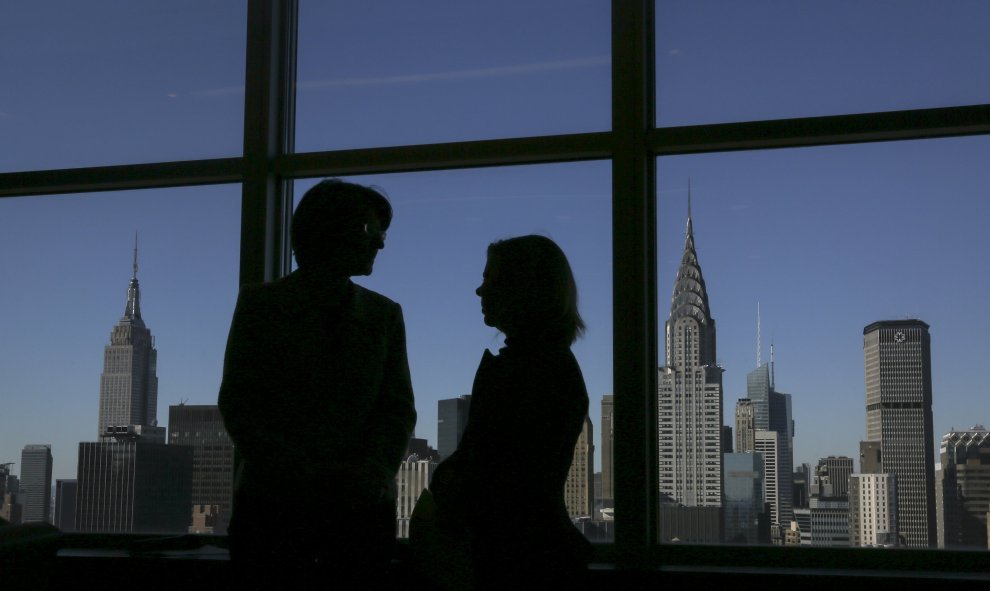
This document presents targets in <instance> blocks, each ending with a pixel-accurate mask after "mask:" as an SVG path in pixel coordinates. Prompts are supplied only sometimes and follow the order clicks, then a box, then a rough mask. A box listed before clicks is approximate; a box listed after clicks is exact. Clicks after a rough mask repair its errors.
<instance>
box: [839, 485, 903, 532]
mask: <svg viewBox="0 0 990 591" xmlns="http://www.w3.org/2000/svg"><path fill="white" fill-rule="evenodd" d="M897 498H898V495H897V479H896V478H895V477H894V475H893V474H853V475H851V476H850V477H849V545H850V546H856V547H859V546H898V545H900V541H899V537H900V536H899V535H898V534H899V532H898V506H897Z"/></svg>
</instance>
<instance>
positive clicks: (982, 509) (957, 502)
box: [935, 425, 990, 550]
mask: <svg viewBox="0 0 990 591" xmlns="http://www.w3.org/2000/svg"><path fill="white" fill-rule="evenodd" d="M939 460H940V466H941V469H940V470H938V471H937V472H936V479H935V480H936V487H935V491H936V507H937V510H938V519H937V521H938V547H939V548H979V549H981V550H983V549H986V548H987V527H988V525H987V512H988V511H990V431H987V430H986V428H984V427H983V426H982V425H974V426H973V427H971V428H969V429H966V430H960V431H950V432H948V433H946V434H945V435H943V436H942V443H941V447H940V451H939Z"/></svg>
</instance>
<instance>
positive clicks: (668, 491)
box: [657, 198, 722, 542]
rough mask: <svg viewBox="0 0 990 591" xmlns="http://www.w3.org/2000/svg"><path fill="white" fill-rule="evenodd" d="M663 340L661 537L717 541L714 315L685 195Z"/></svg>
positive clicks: (718, 414) (718, 371) (718, 424)
mask: <svg viewBox="0 0 990 591" xmlns="http://www.w3.org/2000/svg"><path fill="white" fill-rule="evenodd" d="M689 199H690V198H689ZM664 343H665V349H666V359H665V364H664V366H663V367H661V368H660V376H659V377H660V379H659V382H660V383H659V396H658V405H657V406H658V419H657V420H658V439H659V441H658V447H659V462H660V464H659V489H660V500H661V504H662V505H663V507H662V508H661V512H660V513H661V517H660V529H661V540H663V541H669V540H671V539H673V538H677V539H679V540H682V541H697V542H719V541H721V540H720V539H719V538H720V537H721V535H720V533H719V532H720V530H721V527H722V518H721V514H720V511H721V507H722V441H721V439H722V368H721V367H719V366H718V365H717V363H716V359H717V358H716V356H715V320H714V319H713V318H712V316H711V313H710V310H709V306H708V293H707V291H706V289H705V280H704V278H703V277H702V274H701V266H700V265H699V264H698V255H697V252H696V251H695V246H694V229H693V226H692V221H691V207H690V200H689V203H688V218H687V228H686V231H685V237H684V252H683V254H682V256H681V264H680V267H679V268H678V270H677V278H676V280H675V282H674V289H673V296H672V298H671V303H670V316H669V318H668V319H667V322H666V325H665V337H664ZM712 538H714V539H712Z"/></svg>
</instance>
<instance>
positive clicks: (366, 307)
mask: <svg viewBox="0 0 990 591" xmlns="http://www.w3.org/2000/svg"><path fill="white" fill-rule="evenodd" d="M352 285H353V286H354V292H353V293H354V307H355V309H357V310H358V311H361V312H367V313H370V314H385V313H390V314H401V313H402V308H401V306H399V304H398V303H396V302H394V301H392V300H390V299H389V298H387V297H385V296H383V295H382V294H380V293H378V292H376V291H371V290H370V289H368V288H366V287H361V286H360V285H358V284H356V283H352Z"/></svg>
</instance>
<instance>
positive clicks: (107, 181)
mask: <svg viewBox="0 0 990 591" xmlns="http://www.w3.org/2000/svg"><path fill="white" fill-rule="evenodd" d="M243 166H244V165H243V161H242V159H241V158H215V159H208V160H188V161H179V162H157V163H150V164H128V165H122V166H96V167H91V168H66V169H58V170H37V171H29V172H11V173H4V174H0V197H18V196H28V195H56V194H62V193H87V192H96V191H120V190H128V189H154V188H159V187H180V186H189V185H211V184H220V183H235V182H240V181H241V179H242V177H243Z"/></svg>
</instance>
